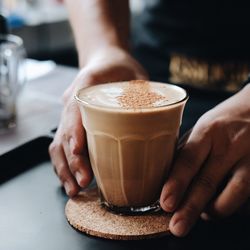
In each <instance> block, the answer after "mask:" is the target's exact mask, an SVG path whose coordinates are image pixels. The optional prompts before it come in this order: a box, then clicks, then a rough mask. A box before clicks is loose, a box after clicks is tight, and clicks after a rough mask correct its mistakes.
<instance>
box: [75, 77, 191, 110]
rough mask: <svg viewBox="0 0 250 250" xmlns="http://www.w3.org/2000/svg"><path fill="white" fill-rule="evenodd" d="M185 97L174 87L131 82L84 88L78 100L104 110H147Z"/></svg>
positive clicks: (141, 81)
mask: <svg viewBox="0 0 250 250" xmlns="http://www.w3.org/2000/svg"><path fill="white" fill-rule="evenodd" d="M185 96H186V92H185V91H184V90H183V89H180V88H178V87H175V86H174V85H168V84H162V83H158V82H149V81H145V80H133V81H127V82H118V83H108V84H99V85H96V86H92V87H89V88H86V90H85V91H83V92H82V93H80V95H79V99H80V100H84V102H86V103H88V104H90V105H95V106H102V107H106V108H120V109H147V108H153V107H155V108H156V107H162V106H166V105H171V104H174V103H177V102H179V101H181V100H182V99H183V98H185Z"/></svg>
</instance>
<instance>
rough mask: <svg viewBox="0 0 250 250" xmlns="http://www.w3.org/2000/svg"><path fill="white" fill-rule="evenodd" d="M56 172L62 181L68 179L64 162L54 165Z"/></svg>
mask: <svg viewBox="0 0 250 250" xmlns="http://www.w3.org/2000/svg"><path fill="white" fill-rule="evenodd" d="M55 168H56V173H57V175H58V177H59V179H60V180H61V181H62V182H64V181H66V180H67V179H68V173H67V170H66V166H65V165H64V164H62V165H59V166H56V167H55Z"/></svg>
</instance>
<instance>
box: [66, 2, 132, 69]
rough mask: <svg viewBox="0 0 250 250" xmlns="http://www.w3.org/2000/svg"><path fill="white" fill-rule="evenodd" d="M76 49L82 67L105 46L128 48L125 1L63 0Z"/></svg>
mask: <svg viewBox="0 0 250 250" xmlns="http://www.w3.org/2000/svg"><path fill="white" fill-rule="evenodd" d="M65 3H66V5H67V7H68V10H69V15H70V22H71V25H72V28H73V33H74V37H75V41H76V47H77V51H78V57H79V64H80V66H84V65H85V64H86V62H87V61H88V60H89V58H90V57H91V55H92V54H93V53H94V52H95V51H97V50H98V49H101V48H104V47H106V46H116V47H121V48H123V49H126V50H127V49H128V47H129V46H128V37H129V4H128V0H119V1H117V0H91V1H90V0H73V1H72V0H65Z"/></svg>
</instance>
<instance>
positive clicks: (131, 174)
mask: <svg viewBox="0 0 250 250" xmlns="http://www.w3.org/2000/svg"><path fill="white" fill-rule="evenodd" d="M75 98H76V100H77V101H78V104H79V108H80V112H81V116H82V123H83V126H84V128H85V130H86V135H87V144H88V152H89V157H90V162H91V165H92V169H93V172H94V176H95V178H96V182H97V186H98V188H99V193H100V198H101V199H100V200H101V204H102V205H104V206H105V207H106V208H108V209H109V210H111V211H113V212H116V213H120V214H141V213H145V212H153V211H158V210H159V208H160V207H159V196H160V193H161V189H162V186H163V184H164V181H165V180H166V176H167V174H168V170H169V168H170V166H171V163H172V160H173V156H174V152H175V148H176V142H177V139H178V135H179V128H180V125H181V120H182V114H183V110H184V106H185V104H186V101H187V99H188V95H187V92H186V91H185V90H184V89H182V88H181V87H178V86H175V85H171V84H165V83H158V82H151V81H142V80H134V81H128V82H117V83H106V84H99V85H96V86H91V87H87V88H83V89H80V90H79V91H78V92H77V94H76V96H75Z"/></svg>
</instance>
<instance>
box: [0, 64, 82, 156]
mask: <svg viewBox="0 0 250 250" xmlns="http://www.w3.org/2000/svg"><path fill="white" fill-rule="evenodd" d="M76 74H77V69H76V68H70V67H64V66H57V67H56V68H55V69H54V70H53V71H51V72H50V73H48V74H46V75H45V76H42V77H40V78H37V79H35V80H32V81H30V82H28V83H27V84H26V85H25V87H24V89H23V91H22V93H21V94H20V96H19V99H18V105H17V114H18V118H17V127H16V128H15V129H14V130H10V131H8V132H7V133H5V134H1V135H0V155H1V154H3V153H5V152H8V151H10V150H12V149H13V148H15V147H17V146H20V145H21V144H23V143H25V142H27V141H29V140H31V139H34V138H36V137H38V136H41V135H46V134H48V133H49V132H50V131H51V130H52V129H54V128H56V127H57V125H58V122H59V119H60V112H61V109H62V101H61V96H62V93H63V92H64V90H65V89H66V88H67V86H68V85H69V84H70V83H71V82H72V80H73V79H74V77H75V76H76Z"/></svg>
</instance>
